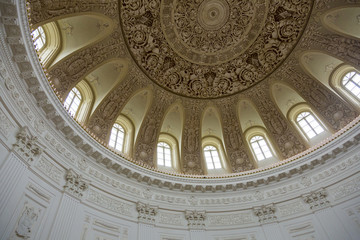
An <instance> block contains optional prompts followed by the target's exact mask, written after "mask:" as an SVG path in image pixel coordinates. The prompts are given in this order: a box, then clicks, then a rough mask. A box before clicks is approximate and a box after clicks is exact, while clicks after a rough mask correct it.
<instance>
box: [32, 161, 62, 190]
mask: <svg viewBox="0 0 360 240" xmlns="http://www.w3.org/2000/svg"><path fill="white" fill-rule="evenodd" d="M36 168H37V169H39V170H40V171H41V172H42V173H44V174H45V175H46V176H48V177H49V178H51V179H52V180H54V181H55V182H56V183H58V184H59V183H60V181H61V178H62V176H63V174H64V171H63V170H61V169H59V168H58V167H56V166H55V165H54V164H53V163H52V162H51V161H49V160H47V159H46V158H44V157H41V158H40V159H39V161H38V162H37V164H36Z"/></svg>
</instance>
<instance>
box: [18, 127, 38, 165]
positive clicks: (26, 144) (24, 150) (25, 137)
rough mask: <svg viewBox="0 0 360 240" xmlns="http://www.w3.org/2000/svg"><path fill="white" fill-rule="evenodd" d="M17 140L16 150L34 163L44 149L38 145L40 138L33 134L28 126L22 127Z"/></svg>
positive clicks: (29, 161)
mask: <svg viewBox="0 0 360 240" xmlns="http://www.w3.org/2000/svg"><path fill="white" fill-rule="evenodd" d="M16 140H17V141H16V143H15V144H14V145H13V146H14V151H15V152H17V153H18V154H19V155H20V156H21V157H22V159H24V160H25V161H26V162H28V163H32V162H33V161H34V160H35V158H36V157H38V156H39V155H40V154H41V153H42V151H43V150H42V149H41V148H40V147H39V145H38V138H37V137H33V136H31V135H30V133H29V131H28V129H27V127H23V128H21V129H20V132H19V133H18V134H17V135H16Z"/></svg>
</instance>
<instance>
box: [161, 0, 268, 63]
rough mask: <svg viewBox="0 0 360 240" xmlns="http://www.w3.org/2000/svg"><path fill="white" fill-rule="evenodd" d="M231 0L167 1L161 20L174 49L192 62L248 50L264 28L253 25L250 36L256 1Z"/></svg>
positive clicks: (224, 58)
mask: <svg viewBox="0 0 360 240" xmlns="http://www.w3.org/2000/svg"><path fill="white" fill-rule="evenodd" d="M228 1H229V2H228ZM228 1H226V0H197V1H186V0H185V1H184V0H175V1H164V2H163V8H162V11H161V16H162V17H161V20H162V22H161V23H162V26H163V30H164V31H163V32H164V34H165V37H166V39H167V40H168V41H169V44H170V45H171V47H172V48H173V49H174V51H176V52H177V53H178V54H179V55H181V56H182V57H183V58H185V59H187V60H188V61H191V62H193V63H197V64H202V65H215V64H218V63H221V62H225V61H228V60H230V59H232V58H234V57H236V56H237V54H240V53H241V52H242V51H243V50H245V49H246V47H247V46H248V45H249V43H251V42H252V40H254V38H255V37H256V36H257V35H258V32H257V31H259V30H260V29H261V28H259V25H257V27H258V28H257V31H256V29H253V34H252V37H249V35H248V33H249V31H250V30H251V26H252V24H253V23H256V22H254V18H255V13H256V5H255V4H254V3H253V1H238V0H236V1H231V0H228ZM167 2H168V3H169V4H167ZM230 5H231V7H230ZM170 8H172V10H171V11H170V12H169V15H168V16H167V13H168V11H167V10H168V9H170ZM258 18H260V16H259V17H258ZM168 20H170V21H169V22H168ZM257 20H263V17H261V18H260V19H257ZM234 48H236V54H234V53H235V52H234V51H233V49H234ZM184 49H187V52H185V51H184ZM189 50H191V51H189Z"/></svg>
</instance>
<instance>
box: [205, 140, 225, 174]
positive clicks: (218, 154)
mask: <svg viewBox="0 0 360 240" xmlns="http://www.w3.org/2000/svg"><path fill="white" fill-rule="evenodd" d="M209 147H212V148H214V149H206V148H209ZM202 150H203V154H204V158H205V164H206V168H207V170H208V171H212V170H219V169H223V168H224V167H223V164H222V161H221V154H220V151H219V149H218V148H217V147H216V146H214V145H211V144H207V145H205V146H204V147H203V148H202ZM206 152H209V153H210V157H211V164H212V167H213V168H209V164H208V162H210V161H208V159H207V157H206ZM212 152H216V153H217V158H218V163H215V161H214V157H213V154H212ZM217 164H219V165H220V166H219V167H217V166H216V165H217Z"/></svg>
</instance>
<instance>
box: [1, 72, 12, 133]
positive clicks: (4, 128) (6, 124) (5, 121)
mask: <svg viewBox="0 0 360 240" xmlns="http://www.w3.org/2000/svg"><path fill="white" fill-rule="evenodd" d="M0 77H1V76H0ZM14 128H15V126H14V125H13V124H12V123H11V121H10V119H9V118H8V117H7V116H6V114H5V112H4V111H3V110H2V109H1V108H0V133H1V134H2V135H3V136H4V137H5V138H8V137H9V134H10V131H11V130H12V129H14Z"/></svg>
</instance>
